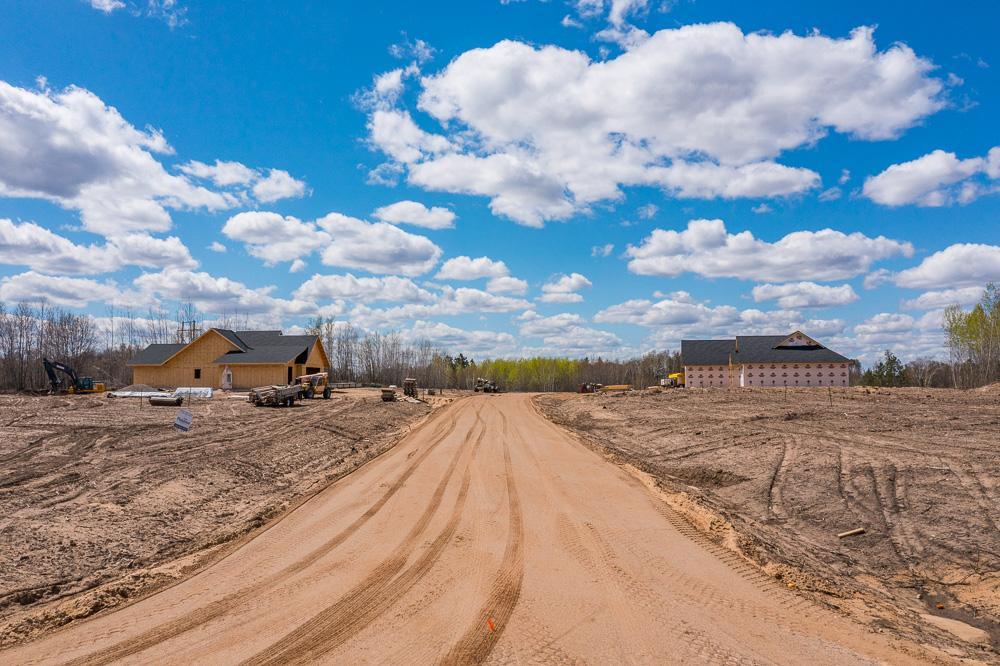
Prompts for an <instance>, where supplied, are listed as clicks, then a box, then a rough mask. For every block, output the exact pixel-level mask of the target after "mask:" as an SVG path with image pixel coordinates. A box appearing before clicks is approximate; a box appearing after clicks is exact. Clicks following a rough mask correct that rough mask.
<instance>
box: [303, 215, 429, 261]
mask: <svg viewBox="0 0 1000 666" xmlns="http://www.w3.org/2000/svg"><path fill="white" fill-rule="evenodd" d="M316 223H317V224H318V225H319V227H320V228H321V229H323V231H325V232H326V233H328V234H329V235H330V238H331V242H330V244H329V245H327V246H326V249H324V250H323V254H322V257H323V263H324V264H326V265H328V266H341V267H343V268H355V269H361V270H366V271H369V272H371V273H390V274H398V275H410V276H413V275H420V274H422V273H426V272H428V271H429V270H431V269H432V268H434V266H435V264H437V262H438V259H440V258H441V248H439V247H438V246H437V245H435V244H434V243H432V242H431V241H430V239H428V238H426V237H424V236H418V235H416V234H411V233H408V232H406V231H403V230H402V229H400V228H399V227H396V226H393V225H391V224H386V223H385V222H375V223H371V222H364V221H362V220H358V219H356V218H353V217H348V216H346V215H341V214H340V213H330V214H328V215H326V216H324V217H321V218H320V219H318V220H316Z"/></svg>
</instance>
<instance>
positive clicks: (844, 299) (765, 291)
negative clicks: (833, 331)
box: [753, 282, 858, 310]
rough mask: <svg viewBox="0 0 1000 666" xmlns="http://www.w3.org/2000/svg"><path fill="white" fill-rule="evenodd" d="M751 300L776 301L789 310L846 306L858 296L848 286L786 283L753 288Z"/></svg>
mask: <svg viewBox="0 0 1000 666" xmlns="http://www.w3.org/2000/svg"><path fill="white" fill-rule="evenodd" d="M753 300H754V301H756V302H758V303H760V302H761V301H777V303H778V306H779V307H782V308H785V309H787V310H791V309H794V308H828V307H834V306H838V305H848V304H850V303H853V302H854V301H856V300H858V295H857V293H855V291H854V288H853V287H851V285H849V284H842V285H840V286H839V287H827V286H824V285H820V284H816V283H815V282H786V283H785V284H761V285H757V286H756V287H754V288H753Z"/></svg>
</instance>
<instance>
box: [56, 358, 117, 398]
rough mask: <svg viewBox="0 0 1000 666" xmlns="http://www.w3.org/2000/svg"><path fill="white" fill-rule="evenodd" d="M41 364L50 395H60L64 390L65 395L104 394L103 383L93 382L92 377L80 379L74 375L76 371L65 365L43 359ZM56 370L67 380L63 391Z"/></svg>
mask: <svg viewBox="0 0 1000 666" xmlns="http://www.w3.org/2000/svg"><path fill="white" fill-rule="evenodd" d="M42 364H43V365H44V366H45V374H47V375H48V376H49V394H50V395H52V394H55V393H61V392H62V391H64V390H65V391H66V392H67V393H104V391H105V388H104V382H95V381H94V379H93V378H92V377H80V376H78V375H77V374H76V370H74V369H73V368H71V367H69V366H68V365H66V364H65V363H60V362H59V361H50V360H49V359H47V358H43V359H42ZM56 370H58V371H60V372H62V373H63V374H65V375H66V376H67V377H68V378H69V383H68V384H67V385H66V388H65V389H64V388H63V380H62V379H60V377H59V375H57V374H56Z"/></svg>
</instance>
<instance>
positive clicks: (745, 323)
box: [594, 292, 846, 348]
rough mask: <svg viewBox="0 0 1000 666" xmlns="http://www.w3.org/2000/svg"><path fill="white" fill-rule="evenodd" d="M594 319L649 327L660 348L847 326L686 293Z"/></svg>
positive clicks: (829, 331) (617, 308) (621, 306)
mask: <svg viewBox="0 0 1000 666" xmlns="http://www.w3.org/2000/svg"><path fill="white" fill-rule="evenodd" d="M594 321H595V322H598V323H608V324H635V325H637V326H644V327H648V328H650V329H651V330H652V331H653V333H652V335H651V336H650V338H649V341H648V342H649V343H650V344H651V345H653V346H656V347H659V348H677V347H678V346H679V344H680V341H681V339H683V338H686V337H695V338H713V337H728V336H732V335H779V334H784V333H790V332H791V331H794V330H801V331H804V332H805V333H807V334H810V335H815V336H817V337H820V336H823V337H825V336H833V335H837V334H839V333H841V332H843V330H844V328H845V326H846V324H845V322H844V320H843V319H809V318H805V317H803V316H802V315H801V313H799V312H797V311H796V310H769V311H763V310H757V309H754V308H751V309H747V310H740V309H739V308H736V307H734V306H732V305H717V306H712V305H709V304H708V303H705V302H699V301H696V300H695V299H693V298H691V297H690V295H689V294H687V293H685V292H679V293H677V294H669V295H666V296H665V297H664V298H661V299H660V300H658V301H652V300H649V299H632V300H628V301H625V302H623V303H618V304H616V305H612V306H610V307H608V308H605V309H603V310H601V311H600V312H598V313H597V314H596V315H594Z"/></svg>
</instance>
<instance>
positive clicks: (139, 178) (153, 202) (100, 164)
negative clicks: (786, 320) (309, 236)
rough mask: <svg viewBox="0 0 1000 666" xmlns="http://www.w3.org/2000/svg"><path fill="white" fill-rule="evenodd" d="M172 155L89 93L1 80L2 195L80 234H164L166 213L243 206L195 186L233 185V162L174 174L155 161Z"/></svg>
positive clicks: (160, 139) (155, 136)
mask: <svg viewBox="0 0 1000 666" xmlns="http://www.w3.org/2000/svg"><path fill="white" fill-rule="evenodd" d="M173 152H174V151H173V148H171V146H170V145H169V143H167V140H166V139H165V138H164V136H163V134H162V133H161V132H159V131H158V130H154V129H146V130H139V129H136V128H135V127H134V126H133V125H131V124H130V123H129V122H128V121H126V120H125V119H124V118H123V117H122V116H121V114H120V113H119V112H118V111H117V110H116V109H115V108H114V107H111V106H108V105H106V104H105V103H104V102H103V101H102V100H101V99H100V98H98V97H97V96H96V95H94V94H93V93H92V92H90V91H88V90H85V89H83V88H78V87H74V86H71V87H69V88H66V89H65V90H62V91H58V92H53V91H51V90H49V89H47V88H42V89H39V90H28V89H25V88H18V87H16V86H12V85H10V84H8V83H6V82H4V81H0V196H5V197H31V198H39V199H45V200H47V201H52V202H54V203H56V204H58V205H60V206H62V207H63V208H67V209H70V210H76V211H79V213H80V218H81V220H82V222H83V228H84V229H86V230H87V231H92V232H95V233H98V234H101V235H104V236H108V237H111V236H118V235H123V234H128V233H135V232H149V231H153V232H156V231H166V230H167V229H169V228H170V226H171V218H170V213H169V212H168V210H206V211H219V210H224V209H227V208H233V207H235V206H238V205H241V204H242V203H243V202H244V199H245V197H242V196H240V192H232V191H217V190H213V189H209V188H207V187H204V186H202V185H198V184H196V182H194V181H193V180H192V178H196V177H197V178H203V177H205V178H211V179H213V180H221V181H227V180H231V179H233V178H237V177H238V171H239V169H238V168H236V167H234V164H235V163H230V162H217V163H216V165H215V166H209V165H205V164H201V163H194V162H189V163H188V164H187V165H185V167H186V168H187V169H188V171H187V172H185V171H184V170H183V168H182V172H181V174H180V175H178V174H172V173H169V172H168V171H167V170H166V169H165V168H164V166H163V164H162V163H161V162H160V161H159V159H158V156H169V155H172V154H173ZM206 170H208V171H206ZM195 172H201V173H206V174H207V175H206V176H200V175H196V173H195ZM272 173H273V172H272ZM282 173H284V172H282ZM261 182H263V181H261ZM258 184H259V183H258Z"/></svg>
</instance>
